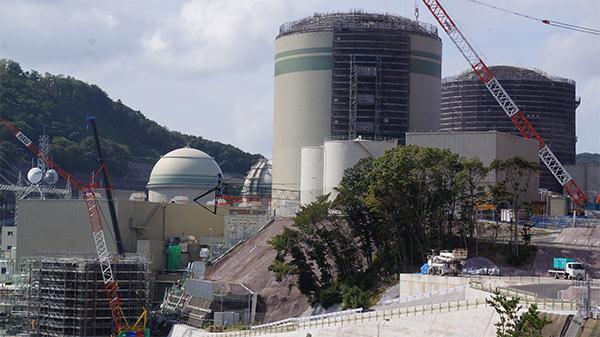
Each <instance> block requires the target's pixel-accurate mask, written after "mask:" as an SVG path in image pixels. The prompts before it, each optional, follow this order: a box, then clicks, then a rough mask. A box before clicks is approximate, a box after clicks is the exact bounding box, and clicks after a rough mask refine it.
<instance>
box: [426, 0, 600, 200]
mask: <svg viewBox="0 0 600 337" xmlns="http://www.w3.org/2000/svg"><path fill="white" fill-rule="evenodd" d="M423 2H424V3H425V6H427V8H428V9H429V10H430V11H431V13H432V14H433V16H434V17H435V19H436V20H437V21H438V22H439V24H440V26H442V29H444V31H445V32H446V33H447V34H448V36H449V37H450V39H451V40H452V42H454V44H455V45H456V47H458V50H459V51H460V52H461V53H462V54H463V56H464V57H465V59H467V62H469V64H470V65H471V67H472V68H473V70H474V71H475V73H476V74H477V76H479V78H480V79H481V81H482V82H483V84H484V85H485V87H486V88H487V89H488V90H489V92H490V93H491V94H492V96H494V98H495V99H496V101H497V102H498V104H500V106H501V107H502V109H503V110H504V112H505V113H506V115H507V116H508V117H509V118H510V119H511V120H512V121H513V123H514V124H515V125H516V126H517V129H519V131H521V134H523V137H525V138H527V139H534V140H536V141H537V142H538V143H539V144H540V150H539V156H540V159H541V160H542V161H543V162H544V164H546V167H548V170H550V172H552V174H553V175H554V177H555V178H556V180H558V182H559V183H560V184H561V185H562V187H563V188H564V189H565V191H567V193H568V194H569V196H570V197H571V199H573V201H574V202H575V203H576V204H577V206H579V207H582V208H593V209H599V207H598V206H600V195H599V196H598V200H596V203H595V204H591V203H590V202H589V201H588V198H587V196H586V195H585V194H584V193H583V192H582V191H581V189H580V188H579V186H577V184H576V183H575V181H574V180H573V178H572V177H571V175H570V174H569V172H567V170H566V169H565V167H564V166H563V165H562V164H561V163H560V161H559V160H558V159H557V158H556V156H555V155H554V153H552V150H550V147H549V146H548V145H547V144H546V143H545V142H544V140H543V139H542V138H541V137H540V135H539V134H538V133H537V132H536V131H535V129H534V128H533V126H531V124H530V123H529V121H528V120H527V118H525V115H524V114H523V112H521V110H520V109H519V107H517V105H516V104H515V102H514V101H513V100H512V99H511V98H510V96H509V95H508V94H507V93H506V91H505V90H504V88H503V87H502V85H501V84H500V82H498V80H497V79H496V77H495V76H494V74H492V72H491V71H490V69H489V68H488V67H487V66H486V64H485V63H484V62H483V60H482V59H481V58H480V57H479V55H478V54H477V52H476V51H475V49H474V48H473V47H472V46H471V45H470V44H469V42H468V41H467V39H466V38H465V36H464V35H463V34H462V32H461V31H460V30H459V29H458V27H457V26H456V24H455V23H454V21H453V20H452V19H451V18H450V16H449V15H448V13H447V12H446V10H445V9H444V8H443V7H442V5H441V4H440V2H439V1H438V0H423Z"/></svg>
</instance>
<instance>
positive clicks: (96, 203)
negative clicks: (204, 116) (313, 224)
mask: <svg viewBox="0 0 600 337" xmlns="http://www.w3.org/2000/svg"><path fill="white" fill-rule="evenodd" d="M423 2H424V3H425V5H426V7H427V9H428V10H429V11H430V12H431V14H432V15H433V18H434V19H435V20H436V21H437V22H438V23H439V24H440V26H439V28H436V26H434V25H431V24H427V23H423V22H420V21H419V20H418V9H417V10H416V11H415V19H414V20H413V19H408V18H404V17H400V16H397V15H392V14H388V13H385V14H378V13H367V12H364V11H361V10H355V11H350V12H345V13H342V12H340V13H323V14H319V13H317V14H314V15H312V16H309V17H306V18H302V19H300V20H295V21H291V22H288V23H284V24H282V25H281V26H280V28H279V31H278V35H277V36H276V38H275V39H274V61H273V67H274V79H273V81H274V116H273V134H274V136H273V159H272V160H268V159H266V158H261V159H260V160H259V161H258V162H256V163H255V164H254V165H252V166H251V167H250V169H249V170H248V172H247V174H246V176H245V177H244V178H237V179H238V180H241V181H236V182H233V180H234V179H232V178H231V175H228V172H223V170H222V168H221V166H220V165H219V163H217V160H216V159H215V158H214V157H212V156H211V155H209V154H207V153H206V152H204V151H201V150H199V149H196V148H193V147H190V146H189V143H188V146H182V145H180V147H178V148H172V149H169V150H168V151H165V152H164V153H160V159H157V160H156V161H155V162H152V163H150V164H141V163H133V162H131V163H130V164H129V168H130V170H131V172H130V174H129V173H128V174H127V175H126V177H130V178H131V179H130V180H135V184H134V183H133V182H132V181H129V182H128V181H127V179H125V178H123V181H119V180H115V181H116V183H115V184H113V181H112V180H111V179H110V177H109V175H108V168H107V167H106V165H105V163H104V158H103V151H102V149H101V142H100V138H99V135H98V134H99V133H100V134H102V130H100V132H99V131H98V130H97V128H96V122H95V117H87V118H88V123H89V124H88V126H87V127H88V128H90V129H91V131H92V132H93V138H92V139H93V141H94V145H95V148H94V149H90V151H93V150H95V151H96V152H95V153H96V157H97V162H98V164H99V168H98V170H97V171H95V172H93V176H92V178H91V179H90V180H89V181H87V180H81V179H78V178H77V177H76V176H75V175H73V174H71V173H69V172H67V171H65V170H64V169H63V168H61V166H60V165H61V164H62V163H57V162H56V161H54V159H53V158H52V156H51V155H50V154H49V151H50V148H49V144H50V139H49V138H48V136H46V135H42V136H40V138H39V140H38V143H37V144H36V143H35V142H34V141H32V140H31V139H30V138H28V136H27V135H25V134H24V132H23V131H22V130H27V128H23V123H19V122H18V121H9V120H7V119H5V118H4V117H2V116H0V122H1V125H0V127H2V128H5V129H6V130H7V131H8V133H7V134H10V135H11V137H12V138H11V141H12V142H14V146H25V147H26V148H27V149H28V150H30V151H31V152H32V153H33V155H34V156H35V158H36V159H37V163H35V164H34V163H33V161H32V163H31V166H32V167H26V168H25V170H28V172H27V173H26V174H22V173H21V171H22V170H21V169H20V168H19V169H18V168H15V167H12V166H11V168H10V170H12V171H13V172H12V173H11V174H13V175H11V176H10V178H11V179H12V180H15V179H13V176H18V178H17V179H16V182H10V181H9V180H10V179H7V178H6V177H5V175H3V173H5V171H2V170H0V178H2V179H3V181H0V182H3V183H2V184H0V190H2V191H6V192H10V193H12V194H11V196H12V197H13V198H14V205H13V206H12V207H13V208H14V209H13V211H12V213H13V214H14V216H13V217H12V218H11V219H4V218H2V219H0V220H2V223H1V224H2V225H3V226H2V227H1V229H2V241H1V243H0V253H1V254H2V255H1V256H0V268H1V269H0V295H1V296H0V335H1V336H23V337H25V336H53V337H54V336H56V337H58V336H68V337H72V336H73V337H74V336H90V337H95V336H118V337H126V336H136V337H140V336H144V337H149V336H166V335H167V334H168V335H169V336H172V337H179V336H182V337H183V336H186V337H190V336H212V335H214V334H213V333H216V332H219V333H221V334H219V335H218V336H255V335H266V336H280V335H285V336H298V337H305V336H339V335H352V336H365V337H366V336H374V335H377V336H390V337H391V336H421V335H423V336H442V337H445V336H448V337H450V336H477V337H479V336H481V337H488V336H489V337H493V336H496V326H495V324H496V323H498V322H500V321H501V319H500V316H499V314H498V311H497V310H494V308H493V307H492V305H491V304H490V301H489V299H490V298H491V297H492V296H498V295H499V294H501V295H503V296H506V297H507V298H509V297H511V298H518V299H519V301H521V302H520V304H521V306H522V307H521V308H525V310H526V309H527V307H528V306H529V305H531V304H535V305H536V306H537V310H539V312H540V313H541V314H543V315H546V316H545V317H548V318H550V319H551V320H552V322H551V323H548V324H546V326H544V327H543V329H544V330H543V331H542V332H543V335H544V336H561V337H588V336H597V335H598V334H597V331H600V321H599V320H598V317H599V316H600V284H599V283H598V281H597V279H598V278H600V248H599V246H600V230H599V228H600V185H598V182H599V181H600V165H576V163H575V144H576V141H577V137H576V130H575V110H576V109H577V107H578V106H579V103H580V98H579V97H575V82H574V81H573V80H570V79H566V78H561V77H555V76H551V75H548V74H545V73H544V72H543V71H541V70H531V69H525V68H517V67H512V66H501V67H491V66H490V67H488V66H487V65H486V64H485V63H484V61H483V60H482V59H481V58H479V56H478V54H477V52H476V51H475V49H474V48H472V47H471V45H470V44H469V43H468V42H467V41H466V38H465V37H464V35H463V34H462V32H461V31H460V30H459V28H458V27H457V26H456V25H455V24H454V21H452V19H451V18H450V16H449V14H448V13H447V12H446V11H445V10H444V9H443V8H442V4H441V3H440V2H439V1H437V0H424V1H423ZM438 31H439V32H442V31H443V32H445V33H448V35H449V37H450V39H451V40H452V42H454V44H456V46H457V47H458V49H459V51H460V53H461V54H462V55H463V56H464V57H465V58H466V60H467V62H468V63H469V64H470V66H471V68H472V70H469V71H467V72H463V73H461V74H459V75H456V76H451V77H448V78H445V79H442V73H441V69H442V39H441V37H440V36H439V35H438ZM505 88H506V90H505ZM513 99H514V101H513ZM517 102H518V104H519V105H522V106H526V109H525V108H523V107H522V106H521V107H519V106H517ZM47 122H48V123H50V122H51V121H47ZM556 125H562V126H563V127H562V128H561V129H560V132H559V131H557V130H556ZM534 126H535V128H534ZM536 130H537V131H536ZM13 136H14V137H13ZM403 146H406V147H412V146H414V147H415V148H428V149H442V150H447V151H448V153H450V154H451V155H452V156H456V157H457V158H458V157H460V158H477V160H478V161H479V162H480V164H481V165H482V166H484V167H491V166H492V165H493V163H495V162H498V161H505V160H509V159H511V158H514V157H515V156H519V158H521V159H522V160H524V161H526V162H529V163H533V165H534V168H533V169H532V170H531V174H530V175H527V176H524V175H521V176H519V177H518V178H517V181H518V183H517V188H518V186H526V187H524V188H523V187H521V188H522V190H521V191H520V192H519V193H520V194H519V195H518V197H519V198H522V202H523V204H525V203H526V204H527V214H526V215H524V216H523V213H525V210H524V209H525V207H523V211H522V212H523V213H521V214H520V213H519V212H520V211H521V210H520V209H517V208H514V209H512V208H510V207H509V206H507V205H508V203H507V201H506V200H508V199H503V200H500V201H497V200H496V201H494V200H492V199H493V198H494V197H495V196H496V195H495V194H494V193H493V191H492V187H498V186H501V185H502V184H503V183H504V182H505V181H506V180H507V177H506V176H505V175H504V176H503V175H501V174H500V173H499V172H500V169H498V170H497V171H495V170H492V169H490V170H487V171H485V173H484V174H482V177H481V179H480V180H479V181H478V182H477V185H478V186H476V187H474V189H477V188H479V190H480V192H481V193H480V194H481V195H478V196H477V198H475V199H474V200H475V202H474V203H473V204H472V205H470V210H469V212H472V214H473V219H472V220H473V224H472V228H470V229H467V227H466V225H465V227H464V228H463V227H461V228H458V225H457V224H458V223H459V221H458V219H459V218H460V217H461V216H463V215H464V214H466V213H467V211H464V210H457V209H454V208H453V207H454V206H455V205H454V204H453V205H450V203H448V204H443V205H442V206H443V207H442V206H440V207H441V208H440V209H439V210H438V211H437V213H436V215H439V216H440V218H439V219H438V218H436V219H437V220H436V221H437V222H436V221H432V223H436V224H441V225H440V228H445V227H444V226H445V225H444V224H443V221H446V222H447V223H446V227H447V228H448V230H447V233H442V234H439V233H437V234H439V235H440V237H442V236H443V235H445V234H447V235H448V236H449V237H451V239H455V241H452V240H447V241H444V238H442V239H440V242H441V243H440V245H442V244H447V245H453V246H452V247H450V249H439V250H437V251H431V253H429V252H427V253H424V252H420V254H421V255H422V256H421V257H423V260H424V261H422V262H419V263H421V264H419V265H417V263H412V262H413V261H412V256H411V260H410V263H408V262H407V263H404V264H403V265H402V268H397V269H394V270H385V275H384V276H381V275H379V274H377V272H374V273H373V274H368V275H370V276H373V275H377V277H379V279H377V280H376V282H374V284H372V285H371V286H372V287H373V288H377V293H376V294H371V295H369V296H371V299H372V303H369V306H365V307H357V306H351V307H348V301H346V300H345V299H343V300H342V298H343V296H342V295H340V301H338V303H334V304H332V305H330V306H328V307H321V306H320V304H319V302H318V301H316V300H315V298H311V296H312V295H310V294H309V295H308V297H307V295H306V294H307V293H306V292H304V293H303V292H302V291H301V290H300V288H301V287H300V286H298V284H299V283H300V281H298V280H299V279H300V276H299V274H295V275H294V274H293V272H294V271H296V270H298V269H299V267H298V266H299V265H302V263H301V262H302V261H301V262H300V263H298V265H285V267H286V268H287V269H285V268H282V269H285V271H287V272H288V274H285V275H284V276H281V275H277V276H276V272H275V269H276V268H274V267H273V265H274V261H277V262H279V263H280V265H279V267H281V265H283V264H284V263H286V262H288V261H290V260H293V261H294V262H297V261H298V260H302V259H301V258H300V259H296V258H297V257H298V256H299V255H294V256H293V258H291V255H285V256H282V255H280V253H281V252H280V250H282V249H280V250H277V251H276V249H275V248H274V247H275V245H276V243H274V241H276V240H274V238H275V237H277V238H282V236H281V235H283V234H284V233H286V232H287V233H289V231H290V229H291V228H294V227H295V224H296V214H299V213H298V212H302V211H304V210H305V209H306V208H307V207H309V206H310V205H311V204H313V203H318V202H323V200H326V201H327V202H334V201H336V197H337V195H338V194H339V193H341V192H340V189H339V187H340V183H341V182H342V181H343V179H344V178H345V174H346V172H348V169H350V168H353V167H355V165H356V164H357V163H359V162H361V163H364V162H368V161H366V159H369V160H371V161H370V162H374V161H375V160H377V159H379V158H382V157H384V156H386V153H391V151H394V150H395V149H398V148H399V147H403ZM0 160H3V158H0ZM538 164H539V165H538ZM27 165H29V163H27ZM423 165H425V164H423ZM538 167H539V168H541V170H538V169H537V168H538ZM15 172H18V174H17V173H15ZM369 177H370V176H369ZM450 178H451V179H454V178H455V177H450ZM450 178H449V179H450ZM228 179H229V180H228ZM386 183H387V181H386ZM444 183H445V182H444ZM453 184H456V181H453ZM519 184H521V185H519ZM61 185H64V188H63V187H62V186H61ZM383 185H385V184H383ZM59 186H60V187H59ZM131 186H136V187H137V188H136V189H135V190H130V189H129V187H131ZM140 186H141V188H140ZM231 191H234V192H231ZM358 192H363V191H358ZM415 193H417V192H415ZM506 193H508V192H506ZM506 195H507V194H505V195H503V197H505V198H506ZM363 197H364V196H363ZM369 197H370V198H375V197H374V194H373V195H369ZM365 198H366V197H365ZM369 200H372V199H369ZM436 200H437V199H436ZM377 202H378V203H377V205H379V204H385V203H384V202H380V200H377ZM431 203H435V202H431ZM439 204H440V205H441V204H442V203H441V202H440V203H439ZM371 206H372V205H371ZM438 206H439V205H438ZM373 207H374V206H373ZM515 210H516V211H515ZM361 212H362V213H361ZM366 212H367V211H366V210H362V209H361V210H359V212H358V213H360V216H362V215H364V213H366ZM515 212H516V213H515ZM326 213H327V216H329V218H327V220H328V221H331V222H330V223H329V222H328V224H339V226H340V228H342V229H344V230H345V231H347V232H350V230H349V228H350V227H351V226H350V225H349V224H350V223H351V221H350V220H354V219H349V218H348V217H345V216H346V214H345V213H342V211H340V210H339V209H330V210H329V212H326ZM407 214H408V213H407ZM440 214H441V215H440ZM520 215H522V216H520ZM360 216H358V215H357V217H358V218H360ZM378 216H380V215H379V214H378ZM374 218H377V219H379V222H384V220H381V219H383V218H384V217H383V216H381V217H380V218H379V217H374ZM361 219H363V218H361ZM392 219H393V218H392ZM363 220H364V221H365V223H368V221H369V219H367V217H364V219H363ZM385 221H388V220H387V218H386V220H385ZM379 222H377V223H376V222H374V223H373V224H379ZM427 226H433V225H432V224H429V223H427ZM452 226H454V227H452ZM17 228H18V232H17ZM410 228H413V227H410ZM427 228H430V227H427ZM444 230H445V229H444ZM469 230H470V233H468V232H469ZM415 231H417V230H415ZM423 231H424V232H425V230H423ZM384 232H385V231H384ZM517 232H519V233H520V232H523V235H522V238H521V236H519V238H517V236H518V235H517ZM339 233H340V232H338V234H339ZM385 233H388V232H385ZM437 234H435V235H437ZM298 235H300V234H298ZM386 235H387V234H386ZM390 235H391V234H390ZM435 235H433V234H432V235H431V236H432V237H433V236H435ZM453 235H454V237H452V236H453ZM340 236H341V234H340ZM288 239H289V238H288ZM436 239H437V237H436ZM332 240H333V239H332ZM352 240H353V241H348V242H353V243H356V245H357V246H356V247H352V248H353V249H354V248H356V249H355V250H357V251H359V250H361V249H362V250H366V251H368V254H369V255H368V257H367V258H364V260H365V261H362V260H363V259H361V261H359V262H356V264H357V265H360V266H359V269H360V272H361V273H362V272H363V267H364V270H365V271H366V270H367V269H368V268H367V267H365V266H363V265H362V264H365V265H366V264H367V262H366V261H369V263H370V262H372V261H371V260H376V259H379V258H380V256H377V253H378V252H377V251H376V249H375V248H374V247H375V240H373V243H369V246H368V249H364V247H359V246H358V241H359V240H356V239H355V238H352ZM289 242H292V241H289ZM289 242H288V241H286V243H288V244H289ZM298 242H300V243H298ZM298 242H296V241H294V242H293V243H292V244H289V245H290V246H289V247H287V246H286V249H288V253H289V251H292V250H293V249H294V248H298V247H301V248H302V247H303V243H302V241H298ZM307 242H317V241H307ZM369 242H371V241H369ZM319 244H320V243H319ZM306 245H308V244H305V246H306ZM511 245H512V246H511ZM315 246H317V247H320V246H319V245H318V244H317V243H315ZM515 246H516V248H518V249H520V247H523V248H522V249H523V251H526V252H529V251H533V253H532V254H531V256H527V254H525V253H524V255H523V256H525V257H524V258H523V260H525V262H523V263H521V264H514V265H513V264H512V262H511V263H508V262H507V261H508V260H509V259H508V257H507V256H508V255H510V254H512V251H510V250H503V249H505V248H506V249H510V248H512V247H515ZM290 247H291V248H290ZM423 247H425V245H424V246H423ZM507 247H508V248H507ZM359 248H360V249H359ZM386 248H387V247H386ZM411 249H413V247H412V243H411ZM325 251H326V250H325V249H323V250H322V251H320V252H321V253H323V252H325ZM382 251H383V249H382ZM294 252H295V253H297V251H294ZM303 254H304V253H303ZM323 254H325V253H323ZM502 254H504V255H507V256H500V255H502ZM317 255H319V254H317V253H314V252H312V254H309V253H306V256H308V257H306V258H305V261H309V262H310V261H311V260H310V258H313V259H315V258H317V259H318V258H321V260H327V259H328V258H329V256H325V257H323V256H317ZM302 257H305V256H302ZM517 257H521V256H519V255H518V254H517ZM513 258H514V256H513ZM277 259H278V260H277ZM416 260H418V259H417V258H416ZM307 264H308V265H310V266H311V267H310V268H309V269H310V270H311V272H313V271H314V270H316V269H318V267H316V265H311V264H310V263H307ZM335 267H336V268H337V267H338V266H335ZM319 268H320V266H319ZM333 269H335V268H332V270H333ZM380 269H381V270H383V269H385V268H380ZM325 270H326V268H322V269H320V270H319V272H318V273H316V274H320V275H323V273H324V271H325ZM280 271H281V270H280ZM327 272H329V271H327ZM337 273H339V269H335V271H334V272H333V273H332V275H333V276H331V279H335V278H336V277H337V275H336V274H337ZM383 274H384V273H383V272H382V275H383ZM361 275H362V274H361ZM365 275H367V274H365ZM302 276H305V275H302ZM373 278H374V279H375V278H376V277H375V276H373ZM303 280H304V281H306V279H303ZM308 283H310V282H306V284H308ZM306 284H304V286H305V287H306ZM315 284H317V282H315ZM305 289H306V288H305ZM332 289H338V290H339V289H341V286H340V287H339V288H335V287H334V288H332ZM359 290H360V291H362V290H361V289H359ZM317 292H318V291H314V292H313V294H314V293H317ZM339 292H340V294H341V290H339ZM365 293H366V291H365ZM361 295H362V294H361ZM365 296H366V295H365ZM365 303H366V302H365ZM521 308H520V309H521ZM520 309H519V310H520ZM519 310H517V312H518V313H519V314H523V312H524V311H523V310H521V311H520V312H519Z"/></svg>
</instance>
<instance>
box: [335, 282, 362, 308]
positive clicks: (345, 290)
mask: <svg viewBox="0 0 600 337" xmlns="http://www.w3.org/2000/svg"><path fill="white" fill-rule="evenodd" d="M341 288H342V289H341V296H342V309H351V308H364V307H367V306H368V303H369V295H368V293H367V292H366V291H364V290H362V289H361V288H359V287H357V286H352V287H349V286H342V287H341Z"/></svg>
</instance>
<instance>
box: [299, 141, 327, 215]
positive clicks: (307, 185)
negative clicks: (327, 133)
mask: <svg viewBox="0 0 600 337" xmlns="http://www.w3.org/2000/svg"><path fill="white" fill-rule="evenodd" d="M320 195H323V146H305V147H303V148H302V150H301V152H300V204H301V205H306V204H309V203H311V202H313V201H315V200H316V199H317V197H318V196H320Z"/></svg>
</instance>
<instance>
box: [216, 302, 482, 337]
mask: <svg viewBox="0 0 600 337" xmlns="http://www.w3.org/2000/svg"><path fill="white" fill-rule="evenodd" d="M482 306H483V307H485V306H487V304H486V303H485V301H483V300H480V299H475V300H459V301H452V302H447V303H439V304H429V305H422V306H414V307H408V308H397V309H388V310H378V311H369V312H360V313H354V314H350V315H344V316H333V317H328V318H325V319H321V320H317V321H312V320H305V321H302V322H290V323H288V324H285V325H277V326H270V327H265V328H260V329H256V328H255V329H253V330H239V331H230V332H224V333H219V334H215V335H216V336H223V337H236V336H260V335H267V334H272V333H273V334H274V333H283V332H290V331H296V330H304V329H311V328H319V327H326V326H337V325H344V324H360V323H364V322H370V321H381V320H386V319H391V318H400V317H410V316H416V315H425V314H431V313H442V312H453V311H460V310H470V309H477V308H481V307H482ZM306 318H309V317H306Z"/></svg>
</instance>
